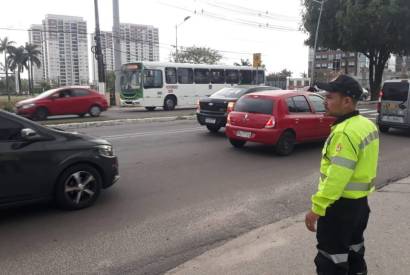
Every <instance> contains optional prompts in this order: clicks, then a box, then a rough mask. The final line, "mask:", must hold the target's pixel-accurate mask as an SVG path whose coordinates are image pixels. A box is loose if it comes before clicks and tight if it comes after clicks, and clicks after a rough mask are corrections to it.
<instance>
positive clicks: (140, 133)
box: [101, 127, 204, 140]
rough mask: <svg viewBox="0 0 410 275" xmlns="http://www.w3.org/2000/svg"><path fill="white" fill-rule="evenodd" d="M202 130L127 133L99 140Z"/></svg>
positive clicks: (201, 129) (200, 129)
mask: <svg viewBox="0 0 410 275" xmlns="http://www.w3.org/2000/svg"><path fill="white" fill-rule="evenodd" d="M203 130H204V129H203V127H196V128H187V129H180V130H169V131H155V132H139V133H127V134H121V135H113V136H102V137H101V138H103V139H109V140H116V139H124V138H134V137H145V136H155V135H159V136H162V135H168V134H180V133H191V132H197V131H203Z"/></svg>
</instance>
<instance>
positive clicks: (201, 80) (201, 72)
mask: <svg viewBox="0 0 410 275" xmlns="http://www.w3.org/2000/svg"><path fill="white" fill-rule="evenodd" d="M194 74H195V83H197V84H209V70H208V69H195V70H194Z"/></svg>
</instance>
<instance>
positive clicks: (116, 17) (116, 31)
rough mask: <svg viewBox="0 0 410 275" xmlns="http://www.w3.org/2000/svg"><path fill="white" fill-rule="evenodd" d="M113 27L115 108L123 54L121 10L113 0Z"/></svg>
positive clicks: (112, 98) (113, 101) (119, 86)
mask: <svg viewBox="0 0 410 275" xmlns="http://www.w3.org/2000/svg"><path fill="white" fill-rule="evenodd" d="M112 11H113V26H112V33H113V39H114V72H115V89H114V91H110V105H111V106H115V105H116V100H115V94H116V93H118V92H119V91H120V89H121V83H120V74H121V52H120V50H121V49H120V9H119V4H118V0H112Z"/></svg>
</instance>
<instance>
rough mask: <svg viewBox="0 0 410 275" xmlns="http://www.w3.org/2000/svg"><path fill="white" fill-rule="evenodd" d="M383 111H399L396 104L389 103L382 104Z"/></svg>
mask: <svg viewBox="0 0 410 275" xmlns="http://www.w3.org/2000/svg"><path fill="white" fill-rule="evenodd" d="M383 109H384V110H389V111H394V110H397V109H399V105H398V104H396V103H391V102H389V103H385V104H383Z"/></svg>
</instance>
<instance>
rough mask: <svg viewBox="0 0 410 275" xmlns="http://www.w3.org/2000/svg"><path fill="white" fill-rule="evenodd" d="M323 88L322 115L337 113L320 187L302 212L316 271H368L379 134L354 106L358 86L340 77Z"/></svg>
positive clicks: (323, 274) (325, 150) (335, 274)
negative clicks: (367, 231)
mask: <svg viewBox="0 0 410 275" xmlns="http://www.w3.org/2000/svg"><path fill="white" fill-rule="evenodd" d="M317 87H318V88H319V89H323V90H325V91H327V94H326V100H325V108H326V115H329V116H334V117H336V121H335V123H334V124H333V125H332V127H331V133H330V135H329V137H328V139H327V140H326V143H325V145H324V147H323V150H322V159H321V163H320V173H321V176H320V179H319V187H318V191H317V192H316V194H314V195H313V196H312V208H311V210H310V211H309V212H308V213H307V214H306V217H305V224H306V227H307V228H308V229H309V230H310V231H312V232H315V231H316V226H315V225H316V222H317V233H316V238H317V242H318V244H317V249H318V253H317V255H316V258H315V264H316V271H317V274H320V275H338V274H349V275H350V274H357V275H359V274H367V266H366V262H365V260H364V251H365V247H364V238H363V232H364V230H365V229H366V226H367V221H368V218H369V213H370V208H369V205H368V202H367V197H368V195H369V194H370V193H372V192H373V191H374V189H375V188H374V185H373V180H374V179H375V177H376V172H377V160H378V155H379V134H378V131H377V128H376V126H375V125H374V123H373V122H371V121H370V120H369V119H367V118H365V117H363V116H361V115H360V114H359V112H358V111H357V110H356V106H357V102H358V100H359V98H360V96H361V95H362V88H361V87H360V84H359V83H358V82H357V81H356V80H355V79H353V78H352V77H350V76H347V75H339V76H338V77H337V78H336V79H334V80H333V81H331V82H329V83H318V84H317Z"/></svg>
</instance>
